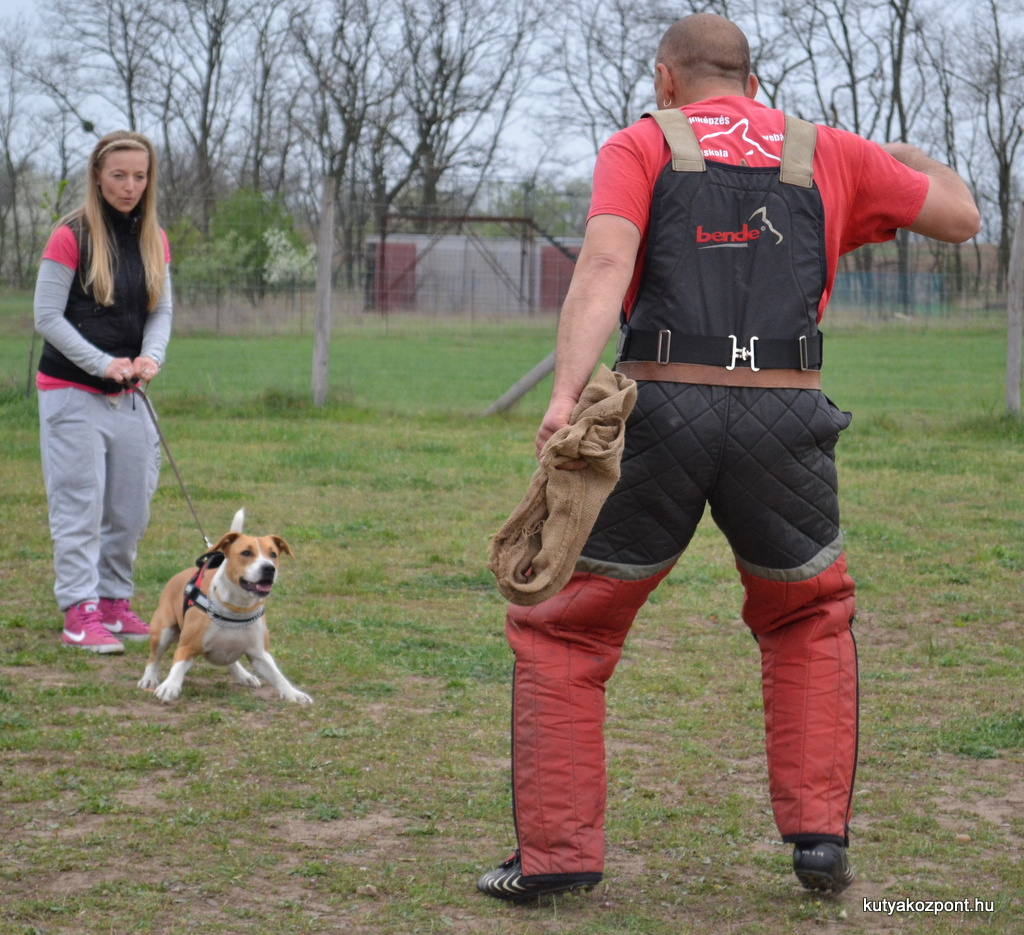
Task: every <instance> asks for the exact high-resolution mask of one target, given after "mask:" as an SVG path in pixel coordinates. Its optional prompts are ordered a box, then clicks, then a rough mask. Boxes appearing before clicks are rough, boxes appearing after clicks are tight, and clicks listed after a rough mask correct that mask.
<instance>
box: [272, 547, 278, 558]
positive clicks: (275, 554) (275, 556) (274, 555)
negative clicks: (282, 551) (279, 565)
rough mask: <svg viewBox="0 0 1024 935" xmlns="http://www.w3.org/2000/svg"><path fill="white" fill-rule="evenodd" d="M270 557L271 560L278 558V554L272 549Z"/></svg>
mask: <svg viewBox="0 0 1024 935" xmlns="http://www.w3.org/2000/svg"><path fill="white" fill-rule="evenodd" d="M270 557H271V558H277V552H275V551H274V550H273V549H271V551H270Z"/></svg>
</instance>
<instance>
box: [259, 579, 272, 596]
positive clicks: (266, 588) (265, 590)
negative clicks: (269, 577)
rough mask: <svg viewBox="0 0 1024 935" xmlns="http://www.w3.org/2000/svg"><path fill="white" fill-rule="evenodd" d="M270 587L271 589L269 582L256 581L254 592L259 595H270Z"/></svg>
mask: <svg viewBox="0 0 1024 935" xmlns="http://www.w3.org/2000/svg"><path fill="white" fill-rule="evenodd" d="M272 587H273V585H272V584H270V583H269V582H264V581H257V582H256V590H257V591H258V592H259V593H260V594H269V593H270V589H271V588H272Z"/></svg>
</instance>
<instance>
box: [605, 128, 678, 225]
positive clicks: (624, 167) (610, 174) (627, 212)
mask: <svg viewBox="0 0 1024 935" xmlns="http://www.w3.org/2000/svg"><path fill="white" fill-rule="evenodd" d="M669 155H670V153H669V148H668V143H666V142H665V137H664V135H663V134H662V132H661V129H660V128H659V127H658V124H657V123H655V121H654V120H652V119H650V118H646V119H644V120H640V121H639V122H638V123H636V124H634V125H633V126H631V127H629V128H628V131H621V130H620V131H619V132H618V133H616V134H614V135H613V136H612V137H610V138H609V139H608V141H607V142H606V143H605V144H604V145H603V146H602V147H601V151H600V152H599V153H598V156H597V162H596V163H595V165H594V189H593V195H592V196H591V199H590V212H589V213H588V215H587V220H588V221H589V220H590V219H591V218H592V217H594V216H595V215H598V214H614V215H616V216H617V217H620V218H625V219H626V220H627V221H632V222H633V223H634V224H635V225H636V226H637V227H638V228H639V230H640V233H641V234H646V232H647V222H648V219H649V218H650V214H651V192H652V191H653V190H654V183H655V181H657V178H658V175H659V174H660V173H661V170H662V169H663V168H664V167H665V163H666V162H668V159H669Z"/></svg>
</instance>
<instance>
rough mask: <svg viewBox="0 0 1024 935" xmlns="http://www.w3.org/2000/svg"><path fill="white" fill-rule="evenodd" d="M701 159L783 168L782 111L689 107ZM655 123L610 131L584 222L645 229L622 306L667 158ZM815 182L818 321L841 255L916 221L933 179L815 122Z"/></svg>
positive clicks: (628, 301) (738, 99)
mask: <svg viewBox="0 0 1024 935" xmlns="http://www.w3.org/2000/svg"><path fill="white" fill-rule="evenodd" d="M682 109H683V112H684V113H685V114H686V116H687V117H689V118H690V123H691V125H692V126H693V129H694V132H695V133H696V135H697V140H698V141H699V143H700V146H701V150H702V151H703V153H704V158H705V159H707V160H708V161H713V162H724V163H728V164H731V165H748V166H752V167H764V166H778V165H779V162H780V159H781V155H782V141H783V130H784V128H785V116H784V114H783V112H782V111H780V110H774V109H772V108H769V107H765V106H764V105H763V104H759V103H758V102H757V101H753V100H751V99H749V98H746V97H742V96H739V95H737V96H729V97H714V98H708V99H707V100H704V101H699V102H698V103H696V104H692V105H688V106H686V107H684V108H682ZM670 155H671V154H670V151H669V147H668V144H667V143H666V142H665V137H664V135H663V134H662V132H661V129H660V128H659V127H658V125H657V123H655V121H654V120H651V119H650V118H642V119H640V120H638V121H637V122H636V123H634V124H633V125H632V126H629V127H627V128H626V129H625V130H620V131H619V132H618V133H616V134H615V135H614V136H612V137H611V138H610V139H609V140H608V142H607V143H605V144H604V146H602V147H601V151H600V153H599V154H598V157H597V164H596V165H595V167H594V193H593V196H592V198H591V203H590V213H589V215H588V216H587V220H588V221H589V220H590V218H592V217H594V216H595V215H598V214H614V215H616V216H617V217H621V218H625V219H626V220H628V221H632V222H633V223H634V224H635V225H636V226H637V228H638V229H639V231H640V234H641V242H640V250H639V252H638V254H637V263H636V268H635V269H634V271H633V280H632V282H631V283H630V286H629V289H628V290H627V292H626V298H625V302H624V305H625V308H626V309H627V312H628V311H629V310H631V309H632V307H633V300H634V299H635V297H636V293H637V289H638V287H639V282H640V274H641V271H642V268H643V256H644V250H645V248H646V245H647V224H648V219H649V217H650V209H651V196H652V194H653V191H654V183H655V182H656V181H657V178H658V176H659V175H660V174H661V171H662V169H664V168H665V165H666V163H667V162H668V160H669V157H670ZM814 182H815V184H816V185H817V187H818V191H819V192H820V194H821V200H822V203H823V205H824V210H825V253H826V263H827V281H826V285H825V291H824V293H823V294H822V298H821V303H820V305H819V307H818V319H819V320H820V319H821V316H822V314H823V312H824V310H825V306H826V305H827V304H828V299H829V296H830V295H831V294H832V285H833V282H834V281H835V274H836V267H837V265H838V263H839V257H840V256H842V255H843V254H844V253H849V252H850V251H851V250H854V249H856V248H857V247H860V246H862V245H864V244H867V243H881V242H882V241H886V240H891V239H892V238H893V237H895V236H896V230H897V228H900V227H907V226H908V225H909V224H912V223H913V222H914V220H915V219H916V218H917V215H918V213H919V212H920V210H921V206H922V205H923V204H924V199H925V195H927V194H928V176H927V175H925V174H924V173H922V172H917V171H915V170H913V169H908V168H907V167H906V166H904V165H903V164H902V163H900V162H898V161H897V160H896V159H894V158H893V157H892V156H890V155H889V154H888V153H887V152H885V150H883V149H882V148H881V147H880V146H878V145H876V144H875V143H871V142H869V141H867V140H865V139H863V138H862V137H859V136H857V135H856V134H853V133H849V132H847V131H845V130H838V129H836V128H834V127H825V126H821V125H819V126H818V139H817V146H816V148H815V151H814Z"/></svg>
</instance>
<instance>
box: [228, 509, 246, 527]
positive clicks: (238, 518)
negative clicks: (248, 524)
mask: <svg viewBox="0 0 1024 935" xmlns="http://www.w3.org/2000/svg"><path fill="white" fill-rule="evenodd" d="M244 522H245V507H242V509H240V510H239V511H238V512H237V513H236V514H235V518H234V519H233V520H231V531H232V532H241V531H242V524H243V523H244Z"/></svg>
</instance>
